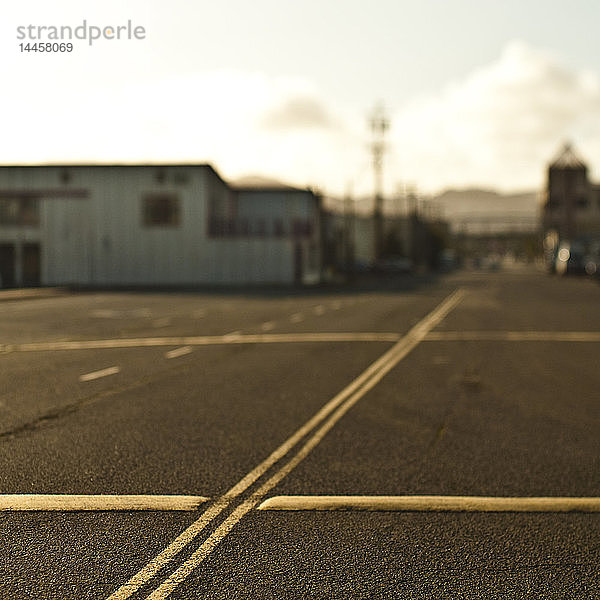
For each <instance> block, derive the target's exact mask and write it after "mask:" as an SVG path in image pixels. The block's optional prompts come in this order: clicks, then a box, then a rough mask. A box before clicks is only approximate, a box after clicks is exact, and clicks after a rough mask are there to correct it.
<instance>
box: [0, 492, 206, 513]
mask: <svg viewBox="0 0 600 600" xmlns="http://www.w3.org/2000/svg"><path fill="white" fill-rule="evenodd" d="M208 500H210V498H207V497H205V496H182V495H148V494H0V511H42V510H47V511H59V512H66V511H104V510H111V511H113V510H122V511H135V510H148V511H150V510H156V511H159V510H160V511H165V510H173V511H191V510H197V509H198V508H199V507H200V506H201V505H202V504H204V503H205V502H208Z"/></svg>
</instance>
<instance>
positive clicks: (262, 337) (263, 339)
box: [0, 332, 402, 352]
mask: <svg viewBox="0 0 600 600" xmlns="http://www.w3.org/2000/svg"><path fill="white" fill-rule="evenodd" d="M401 337H402V336H401V335H399V334H397V333H361V332H357V333H335V332H333V333H293V334H292V333H271V334H257V335H243V334H241V333H228V334H226V335H203V336H179V337H151V338H115V339H106V340H77V341H75V340H74V341H64V342H31V343H27V344H0V352H40V351H54V350H100V349H103V348H147V347H157V346H159V347H160V346H214V345H224V344H289V343H328V342H397V341H398V340H399V339H400V338H401Z"/></svg>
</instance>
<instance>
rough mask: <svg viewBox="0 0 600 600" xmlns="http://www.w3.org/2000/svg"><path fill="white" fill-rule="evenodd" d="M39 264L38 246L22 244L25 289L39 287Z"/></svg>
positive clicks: (35, 244)
mask: <svg viewBox="0 0 600 600" xmlns="http://www.w3.org/2000/svg"><path fill="white" fill-rule="evenodd" d="M40 277H41V262H40V245H39V244H37V243H29V244H23V285H24V286H26V287H31V286H38V285H40Z"/></svg>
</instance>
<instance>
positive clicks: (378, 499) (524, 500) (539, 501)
mask: <svg viewBox="0 0 600 600" xmlns="http://www.w3.org/2000/svg"><path fill="white" fill-rule="evenodd" d="M258 510H367V511H425V512H429V511H451V512H461V511H475V512H570V511H578V512H600V498H571V497H538V498H535V497H487V496H273V497H272V498H269V499H267V500H265V501H264V502H262V504H260V505H259V506H258Z"/></svg>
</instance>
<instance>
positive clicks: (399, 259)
mask: <svg viewBox="0 0 600 600" xmlns="http://www.w3.org/2000/svg"><path fill="white" fill-rule="evenodd" d="M413 266H414V265H413V261H412V260H411V259H410V258H405V257H404V256H393V257H388V258H384V259H382V260H380V261H378V262H377V263H376V264H375V271H376V272H377V273H410V272H412V270H413Z"/></svg>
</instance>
